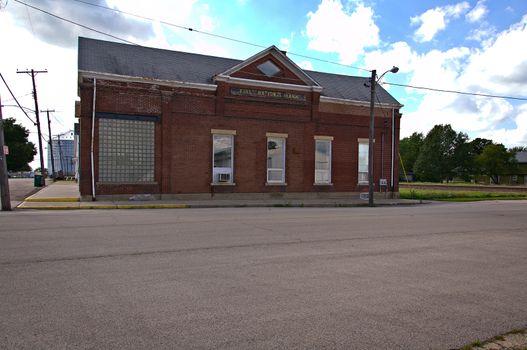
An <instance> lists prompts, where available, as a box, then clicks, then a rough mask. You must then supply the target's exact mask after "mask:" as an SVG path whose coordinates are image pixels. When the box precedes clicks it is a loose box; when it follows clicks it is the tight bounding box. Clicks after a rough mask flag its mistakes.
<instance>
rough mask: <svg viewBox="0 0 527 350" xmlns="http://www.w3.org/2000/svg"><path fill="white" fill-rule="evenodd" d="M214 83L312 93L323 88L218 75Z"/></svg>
mask: <svg viewBox="0 0 527 350" xmlns="http://www.w3.org/2000/svg"><path fill="white" fill-rule="evenodd" d="M214 80H215V81H223V82H228V83H231V84H239V85H252V86H257V87H267V88H275V89H286V90H294V91H314V92H321V91H322V90H323V88H322V87H321V86H314V85H294V84H287V83H275V82H273V81H264V80H253V79H244V78H235V77H231V76H228V75H223V74H219V75H216V76H215V77H214Z"/></svg>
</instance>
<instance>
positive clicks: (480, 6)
mask: <svg viewBox="0 0 527 350" xmlns="http://www.w3.org/2000/svg"><path fill="white" fill-rule="evenodd" d="M488 12H489V10H488V9H487V6H485V0H479V1H478V3H477V4H476V6H474V8H473V9H472V10H470V11H469V13H467V14H466V15H465V18H466V19H467V21H469V22H471V23H474V22H478V21H480V20H482V19H483V17H485V16H486V15H487V13H488Z"/></svg>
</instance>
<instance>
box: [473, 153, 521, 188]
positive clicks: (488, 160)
mask: <svg viewBox="0 0 527 350" xmlns="http://www.w3.org/2000/svg"><path fill="white" fill-rule="evenodd" d="M515 155H516V152H514V151H508V150H507V149H506V148H505V146H503V145H502V144H491V145H487V146H485V148H483V151H482V152H481V154H479V155H478V156H477V157H476V164H477V165H478V167H479V171H480V173H481V174H484V175H488V176H489V177H490V179H491V180H492V182H493V183H495V184H498V183H499V176H500V175H505V174H510V173H511V172H512V171H514V169H515V167H516V166H517V162H516V159H515Z"/></svg>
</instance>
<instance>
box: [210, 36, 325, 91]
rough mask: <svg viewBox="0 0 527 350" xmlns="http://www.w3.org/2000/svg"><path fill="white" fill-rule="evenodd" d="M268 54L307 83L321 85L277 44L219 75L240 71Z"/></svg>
mask: <svg viewBox="0 0 527 350" xmlns="http://www.w3.org/2000/svg"><path fill="white" fill-rule="evenodd" d="M267 54H271V55H272V56H273V57H274V58H276V59H277V60H278V61H280V62H281V63H282V64H283V65H285V66H286V67H287V68H288V69H289V70H291V71H292V72H294V73H296V74H297V75H298V77H299V78H300V79H301V80H302V81H303V82H304V83H306V84H308V85H311V86H320V84H319V83H318V82H317V81H316V80H315V79H313V78H311V77H310V76H309V74H307V73H306V72H305V71H304V70H303V69H302V68H300V67H299V66H298V65H297V64H296V63H295V62H293V60H291V59H290V58H289V57H287V55H285V54H284V53H283V52H282V51H281V50H280V49H278V48H277V47H276V46H274V45H271V46H269V47H268V48H267V49H265V50H263V51H260V52H258V53H257V54H255V55H253V56H251V57H249V58H248V59H246V60H243V61H241V62H240V63H238V64H237V65H235V66H234V67H231V68H229V69H227V70H226V71H225V72H222V73H221V74H219V75H225V76H228V75H231V74H232V73H234V72H237V71H239V70H240V69H242V68H243V67H246V66H248V65H250V64H251V63H254V62H256V61H257V60H259V59H260V58H262V57H264V56H265V55H267Z"/></svg>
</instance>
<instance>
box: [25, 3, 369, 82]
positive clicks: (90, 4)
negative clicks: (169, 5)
mask: <svg viewBox="0 0 527 350" xmlns="http://www.w3.org/2000/svg"><path fill="white" fill-rule="evenodd" d="M15 1H16V2H18V3H20V4H24V5H26V6H29V7H31V8H34V9H36V10H39V11H42V12H44V13H47V14H50V15H52V16H54V17H57V18H60V17H59V16H57V15H53V14H51V13H48V12H47V11H44V10H41V9H39V8H37V7H34V6H30V5H27V4H25V3H24V2H22V1H20V0H15ZM73 1H76V2H78V3H81V4H85V5H89V6H94V7H99V8H102V9H105V10H109V11H114V12H117V13H122V14H125V15H129V16H133V17H137V18H141V19H145V20H147V21H151V22H159V23H161V24H164V25H167V26H170V27H175V28H178V29H183V30H187V31H189V32H196V33H199V34H203V35H208V36H211V37H214V38H219V39H224V40H229V41H232V42H236V43H239V44H245V45H250V46H254V47H258V48H262V49H266V48H267V47H266V46H263V45H260V44H255V43H252V42H249V41H245V40H240V39H236V38H232V37H228V36H225V35H220V34H214V33H210V32H206V31H202V30H199V29H195V28H191V27H185V26H182V25H179V24H175V23H170V22H166V21H163V20H158V19H155V18H151V17H146V16H142V15H138V14H135V13H131V12H127V11H122V10H119V9H114V8H111V7H107V6H103V5H99V4H93V3H90V2H88V1H83V0H73ZM67 21H68V22H70V23H73V24H77V23H75V22H73V21H69V20H67ZM77 25H80V24H77ZM80 26H81V27H83V28H86V29H90V30H93V29H91V28H89V27H87V26H83V25H80ZM98 33H100V34H104V35H109V36H112V35H110V34H107V33H102V32H99V31H98ZM113 37H114V38H116V39H118V40H122V41H125V42H128V43H131V42H130V41H127V40H125V39H121V38H118V37H115V36H113ZM132 44H134V45H138V44H136V43H132ZM287 54H288V55H293V56H297V57H302V58H307V59H310V60H314V61H319V62H324V63H329V64H334V65H337V66H342V67H346V68H353V69H357V70H362V71H365V72H371V70H370V69H366V68H362V67H357V66H352V65H349V64H343V63H339V62H335V61H330V60H325V59H322V58H317V57H312V56H307V55H303V54H299V53H295V52H290V51H288V52H287Z"/></svg>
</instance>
